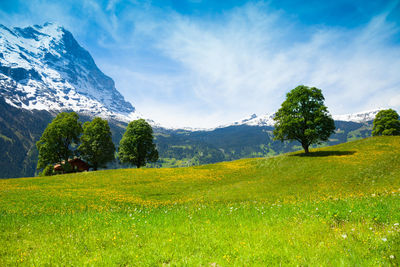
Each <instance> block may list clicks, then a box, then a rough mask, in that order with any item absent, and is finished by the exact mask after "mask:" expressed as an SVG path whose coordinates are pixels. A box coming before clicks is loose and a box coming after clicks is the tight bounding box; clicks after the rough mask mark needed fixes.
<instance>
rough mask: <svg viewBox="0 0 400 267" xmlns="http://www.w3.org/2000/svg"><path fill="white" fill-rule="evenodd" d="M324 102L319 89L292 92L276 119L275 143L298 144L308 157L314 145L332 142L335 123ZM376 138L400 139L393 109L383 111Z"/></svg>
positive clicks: (376, 124)
mask: <svg viewBox="0 0 400 267" xmlns="http://www.w3.org/2000/svg"><path fill="white" fill-rule="evenodd" d="M324 100H325V99H324V96H323V95H322V91H321V90H320V89H318V88H315V87H312V88H310V87H307V86H304V85H300V86H297V87H296V88H294V89H293V90H291V91H290V92H289V93H288V94H287V95H286V100H285V101H284V102H283V103H282V105H281V108H280V109H279V110H278V112H276V114H275V117H274V120H275V129H274V136H275V140H280V141H282V142H283V141H285V140H292V141H298V142H299V143H300V144H301V145H302V147H303V149H304V151H305V153H309V147H310V145H312V144H319V143H321V142H323V141H328V139H329V136H330V135H331V134H333V133H334V131H335V123H334V121H333V119H332V116H331V115H330V114H329V112H328V109H327V107H326V106H325V105H324ZM372 135H373V136H377V135H400V121H399V114H397V112H396V111H395V110H393V109H387V110H381V111H379V112H378V114H377V115H376V117H375V120H374V122H373V129H372Z"/></svg>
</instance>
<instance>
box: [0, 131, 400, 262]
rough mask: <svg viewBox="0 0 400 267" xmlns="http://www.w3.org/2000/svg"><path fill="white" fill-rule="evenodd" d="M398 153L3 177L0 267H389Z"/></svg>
mask: <svg viewBox="0 0 400 267" xmlns="http://www.w3.org/2000/svg"><path fill="white" fill-rule="evenodd" d="M399 151H400V137H378V138H367V139H363V140H360V141H354V142H349V143H345V144H341V145H337V146H332V147H327V148H323V149H317V150H313V151H312V154H311V155H310V156H307V157H305V156H304V155H303V154H302V153H301V152H296V153H291V154H285V155H280V156H276V157H271V158H267V159H265V158H264V159H261V158H258V159H245V160H238V161H234V162H224V163H218V164H213V165H204V166H199V167H188V168H178V169H120V170H108V171H98V172H88V173H79V174H69V175H59V176H53V177H44V178H22V179H7V180H0V215H1V216H0V229H2V231H0V240H2V246H1V248H0V265H2V266H10V265H18V266H20V265H23V266H32V265H35V266H37V265H77V266H82V265H100V266H115V265H122V266H166V265H167V266H169V265H171V266H282V265H284V266H299V265H301V266H309V265H311V266H317V265H318V266H389V265H392V266H398V265H399V264H400V226H399V223H400V153H399Z"/></svg>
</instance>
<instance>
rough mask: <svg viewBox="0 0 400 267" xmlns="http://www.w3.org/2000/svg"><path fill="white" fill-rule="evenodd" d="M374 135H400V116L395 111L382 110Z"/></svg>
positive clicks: (376, 118)
mask: <svg viewBox="0 0 400 267" xmlns="http://www.w3.org/2000/svg"><path fill="white" fill-rule="evenodd" d="M373 125H374V126H373V128H372V135H373V136H376V135H400V121H399V114H397V112H396V111H395V110H393V109H386V110H381V111H379V112H378V114H376V116H375V119H374V123H373Z"/></svg>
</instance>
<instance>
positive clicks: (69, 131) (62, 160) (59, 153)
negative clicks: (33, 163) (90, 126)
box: [36, 112, 82, 172]
mask: <svg viewBox="0 0 400 267" xmlns="http://www.w3.org/2000/svg"><path fill="white" fill-rule="evenodd" d="M81 133H82V125H81V123H80V122H79V121H78V115H77V114H76V113H75V112H71V113H67V112H62V113H60V114H58V115H57V117H55V118H54V119H53V121H52V122H51V123H49V124H48V125H47V128H46V129H45V130H44V132H43V135H42V137H40V140H39V141H38V142H36V147H37V149H38V151H39V160H38V164H37V169H38V170H40V169H44V168H46V166H48V165H54V164H57V163H58V164H60V165H61V166H62V169H63V172H68V171H69V170H70V168H69V167H70V166H69V165H68V159H69V158H71V157H73V156H74V155H75V150H76V146H77V144H78V142H79V135H80V134H81Z"/></svg>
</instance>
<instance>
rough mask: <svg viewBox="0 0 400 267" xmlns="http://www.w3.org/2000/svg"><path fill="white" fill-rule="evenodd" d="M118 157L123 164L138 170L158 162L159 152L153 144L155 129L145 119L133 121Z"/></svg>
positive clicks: (120, 146)
mask: <svg viewBox="0 0 400 267" xmlns="http://www.w3.org/2000/svg"><path fill="white" fill-rule="evenodd" d="M118 157H119V159H120V161H121V162H122V163H130V164H133V165H135V166H136V167H137V168H140V167H142V166H146V162H156V161H157V160H158V151H157V149H156V145H155V144H154V142H153V129H152V128H151V126H150V124H148V123H147V122H146V121H145V120H144V119H139V120H135V121H132V122H130V123H129V124H128V127H127V128H126V132H125V133H124V135H123V136H122V139H121V141H120V143H119V152H118Z"/></svg>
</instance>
